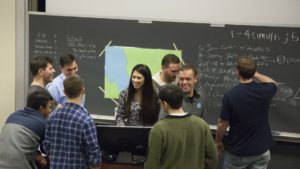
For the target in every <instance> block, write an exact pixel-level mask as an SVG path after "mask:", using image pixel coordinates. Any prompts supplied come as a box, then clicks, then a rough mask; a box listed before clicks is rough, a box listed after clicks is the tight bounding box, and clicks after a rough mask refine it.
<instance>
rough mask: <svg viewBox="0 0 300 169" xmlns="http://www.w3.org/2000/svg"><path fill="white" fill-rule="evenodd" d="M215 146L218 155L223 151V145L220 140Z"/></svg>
mask: <svg viewBox="0 0 300 169" xmlns="http://www.w3.org/2000/svg"><path fill="white" fill-rule="evenodd" d="M216 147H217V152H218V156H219V157H220V156H221V155H222V153H223V152H224V145H223V143H222V142H216Z"/></svg>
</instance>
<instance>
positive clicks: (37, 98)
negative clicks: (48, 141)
mask: <svg viewBox="0 0 300 169" xmlns="http://www.w3.org/2000/svg"><path fill="white" fill-rule="evenodd" d="M52 102H53V98H52V96H51V95H50V94H49V93H48V92H45V91H43V90H35V91H33V92H31V93H30V94H29V95H28V96H27V106H26V107H25V108H24V109H22V110H18V111H16V112H14V113H12V114H11V115H10V116H9V117H8V118H7V120H6V122H5V124H4V126H3V128H2V131H1V134H0V157H1V158H0V168H1V169H35V168H37V167H36V164H35V162H36V157H37V152H38V151H37V150H38V147H39V145H40V143H42V141H43V139H44V135H45V128H46V120H47V119H46V117H47V116H48V115H49V114H50V113H51V111H52V109H51V105H52Z"/></svg>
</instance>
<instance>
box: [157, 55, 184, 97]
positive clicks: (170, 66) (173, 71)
mask: <svg viewBox="0 0 300 169" xmlns="http://www.w3.org/2000/svg"><path fill="white" fill-rule="evenodd" d="M179 69H180V59H179V58H178V57H177V56H176V55H174V54H167V55H165V56H164V58H163V59H162V62H161V71H160V72H158V73H157V74H155V75H154V76H153V77H152V79H153V87H154V90H155V91H156V92H157V93H158V88H159V87H160V86H163V85H166V84H176V85H177V84H178V78H177V75H178V73H179Z"/></svg>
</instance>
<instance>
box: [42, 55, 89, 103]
mask: <svg viewBox="0 0 300 169" xmlns="http://www.w3.org/2000/svg"><path fill="white" fill-rule="evenodd" d="M59 63H60V70H61V72H62V73H61V74H60V75H59V76H57V77H56V78H54V79H53V81H52V82H51V83H49V84H48V85H47V86H46V89H47V90H48V91H49V92H50V94H51V95H52V97H53V98H54V100H55V101H56V102H57V103H59V104H60V105H63V104H64V103H65V102H66V101H67V98H66V96H65V94H64V86H63V82H64V80H65V78H66V77H68V76H70V75H73V74H77V72H78V65H77V61H76V59H75V57H74V55H71V54H67V55H63V56H61V57H60V60H59ZM84 103H85V96H84V97H83V99H82V101H81V104H80V105H81V106H82V107H84Z"/></svg>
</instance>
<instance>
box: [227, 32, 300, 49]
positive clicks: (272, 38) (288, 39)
mask: <svg viewBox="0 0 300 169" xmlns="http://www.w3.org/2000/svg"><path fill="white" fill-rule="evenodd" d="M230 34H231V38H232V39H234V38H245V39H247V40H263V41H268V42H281V43H282V44H284V45H286V44H288V43H293V42H299V35H298V34H297V32H287V33H285V34H279V33H276V32H256V31H252V30H250V29H246V30H244V31H235V30H231V32H230Z"/></svg>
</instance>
